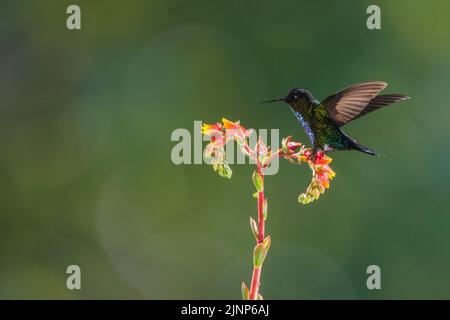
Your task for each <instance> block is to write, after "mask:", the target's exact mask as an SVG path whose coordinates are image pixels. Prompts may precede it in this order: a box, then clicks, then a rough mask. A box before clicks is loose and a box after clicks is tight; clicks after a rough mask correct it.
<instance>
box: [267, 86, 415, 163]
mask: <svg viewBox="0 0 450 320" xmlns="http://www.w3.org/2000/svg"><path fill="white" fill-rule="evenodd" d="M386 86H387V83H386V82H383V81H369V82H362V83H357V84H354V85H351V86H349V87H346V88H344V89H342V90H340V91H338V92H336V93H334V94H332V95H330V96H329V97H327V98H326V99H324V100H323V101H321V102H319V100H317V99H316V98H314V96H313V95H312V94H311V92H309V91H308V90H306V89H303V88H294V89H292V90H290V91H289V92H288V94H287V95H286V96H285V97H284V98H279V99H273V100H266V101H262V102H261V103H267V102H285V103H287V104H289V106H290V107H291V109H292V111H293V112H294V115H295V117H296V118H297V120H298V121H299V122H300V125H301V126H302V127H303V129H304V130H305V133H306V135H307V136H308V139H309V141H310V143H311V145H312V147H313V154H316V152H317V151H319V150H320V151H322V152H328V151H334V150H357V151H360V152H363V153H366V154H369V155H373V156H378V154H377V152H375V151H374V150H372V149H369V148H367V147H365V146H363V145H361V144H359V143H358V142H357V141H356V140H355V139H353V138H352V137H350V136H348V135H347V134H346V133H345V132H344V131H342V129H341V128H342V127H343V126H344V125H345V124H347V123H349V122H350V121H352V120H355V119H358V118H360V117H362V116H364V115H366V114H368V113H370V112H372V111H375V110H378V109H380V108H382V107H384V106H387V105H390V104H393V103H396V102H398V101H402V100H407V99H409V98H410V97H408V96H406V95H404V94H386V95H379V93H380V92H381V91H382V90H383V89H384V88H386Z"/></svg>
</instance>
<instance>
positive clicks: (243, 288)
mask: <svg viewBox="0 0 450 320" xmlns="http://www.w3.org/2000/svg"><path fill="white" fill-rule="evenodd" d="M241 291H242V299H243V300H248V296H249V294H250V293H249V290H248V288H247V286H246V285H245V282H244V281H242V285H241Z"/></svg>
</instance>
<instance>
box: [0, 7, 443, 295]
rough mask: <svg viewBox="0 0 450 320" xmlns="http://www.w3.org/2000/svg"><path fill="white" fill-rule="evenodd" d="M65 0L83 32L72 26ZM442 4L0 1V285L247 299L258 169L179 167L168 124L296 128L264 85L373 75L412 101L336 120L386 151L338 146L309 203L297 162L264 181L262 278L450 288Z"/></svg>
mask: <svg viewBox="0 0 450 320" xmlns="http://www.w3.org/2000/svg"><path fill="white" fill-rule="evenodd" d="M73 3H76V4H78V5H79V6H80V7H81V10H82V30H81V31H68V30H67V28H66V26H65V20H66V17H67V15H66V8H67V6H68V5H69V4H73ZM369 4H379V5H380V6H381V10H382V29H381V30H378V31H369V30H368V29H367V28H366V19H367V16H368V15H367V14H366V8H367V6H368V5H369ZM449 15H450V2H448V1H444V0H442V1H433V3H432V4H431V3H426V2H424V1H418V0H416V1H365V0H364V1H333V2H332V1H323V0H322V1H276V2H274V1H245V2H244V1H237V0H236V1H235V0H233V1H226V2H219V1H206V0H205V1H189V2H188V1H173V0H165V1H162V0H153V1H138V0H133V1H126V2H125V1H118V0H108V1H106V0H104V1H101V0H96V1H87V0H85V1H82V0H79V1H56V0H55V1H50V0H45V1H20V2H19V1H2V3H1V4H0V58H1V59H0V133H1V134H0V150H1V151H0V298H3V299H10V298H39V299H43V298H57V299H82V298H84V299H91V298H101V299H103V298H127V299H128V298H138V299H142V298H144V299H178V298H186V299H191V298H193V299H202V298H206V299H210V298H211V299H213V298H215V299H225V298H232V299H239V298H240V284H241V281H242V280H245V281H246V282H247V283H248V282H249V280H250V276H251V252H252V248H253V238H252V235H251V232H250V229H249V226H248V217H249V216H250V215H254V214H255V210H256V204H255V201H254V199H252V197H251V194H252V193H253V185H252V183H251V180H250V177H251V173H252V170H253V168H252V167H251V166H248V165H247V166H234V167H233V170H234V176H233V179H231V180H226V179H222V178H220V177H218V176H217V175H215V174H214V173H213V171H212V169H211V168H210V167H209V166H207V165H179V166H176V165H174V164H173V163H172V162H171V158H170V153H171V149H172V148H173V146H174V145H175V143H174V142H171V141H170V136H171V133H172V131H173V130H174V129H176V128H187V129H189V130H190V131H191V132H192V130H193V121H194V120H203V121H205V122H214V121H216V120H218V119H220V118H221V117H223V116H224V117H227V118H229V119H240V120H241V121H242V123H243V124H245V125H247V126H250V127H255V128H280V130H281V135H282V136H287V135H290V134H292V135H294V137H295V138H296V139H297V140H300V141H306V137H305V135H304V133H303V131H302V130H301V128H300V127H299V125H298V123H297V121H296V120H295V119H294V117H293V116H292V114H291V112H290V111H289V110H288V107H287V106H283V105H258V104H257V102H258V101H260V100H262V99H267V98H273V97H277V96H280V95H281V94H284V93H285V92H286V91H287V90H288V89H289V88H291V87H294V86H301V87H305V88H308V89H310V90H311V91H312V92H313V93H314V94H315V95H316V96H317V97H318V98H319V99H320V98H324V97H325V96H327V95H328V94H330V93H332V92H335V91H337V90H338V89H341V88H343V87H345V86H347V85H350V84H353V83H356V82H360V81H366V80H374V79H377V80H384V81H387V82H388V83H389V85H390V86H389V87H388V89H387V90H386V92H392V93H394V92H395V93H407V94H409V95H411V96H412V100H410V101H408V102H405V103H402V104H399V105H396V106H394V107H390V108H386V109H385V110H382V111H380V112H376V113H374V114H371V115H370V116H368V117H365V118H362V119H360V120H358V121H356V122H354V123H352V124H351V125H349V126H348V127H346V132H347V133H349V134H350V135H351V136H353V137H355V138H357V139H358V140H359V141H360V142H362V143H363V144H365V145H367V146H369V147H372V148H374V149H376V150H377V151H379V152H380V153H382V154H385V155H386V157H384V158H376V157H369V156H366V155H363V154H360V153H356V152H345V153H344V152H343V153H334V154H332V156H333V158H334V162H333V168H334V169H335V171H336V172H337V176H336V179H335V180H334V181H333V183H332V186H331V189H330V190H328V191H327V192H326V194H325V195H324V196H323V197H322V198H321V199H320V201H318V202H316V203H314V204H312V205H309V206H302V205H300V204H298V203H297V196H298V194H299V193H300V192H302V191H303V190H304V189H305V187H306V186H307V184H308V182H309V179H310V172H309V170H308V169H307V168H306V167H304V168H302V167H298V166H292V165H289V164H288V163H286V162H282V163H281V167H280V171H279V173H278V174H277V175H275V176H272V177H269V178H268V179H267V182H266V193H267V196H268V198H269V219H268V222H267V231H268V233H269V234H270V235H271V237H272V247H271V250H270V253H269V256H268V258H267V260H266V263H265V267H264V271H263V277H262V287H261V292H262V294H263V295H264V296H265V298H269V299H298V298H307V299H320V298H343V299H362V298H368V299H372V298H373V299H379V298H388V299H393V298H450V274H449V272H448V270H449V267H450V250H448V243H449V241H450V234H449V227H450V215H449V196H448V192H449V183H450V171H449V169H448V168H449V167H448V164H449V161H450V157H449V156H450V150H449V138H450V125H449V124H450V122H449V121H450V120H449V119H450V106H449V103H448V101H449V85H450V59H449V58H450V42H449V41H448V39H449V30H450V20H449V19H448V17H449ZM71 264H76V265H79V266H80V267H81V270H82V290H80V291H76V290H75V291H69V290H68V289H67V288H66V277H67V274H66V273H65V271H66V267H67V266H68V265H71ZM371 264H376V265H379V266H380V267H381V271H382V289H381V290H379V291H369V290H368V289H367V288H366V278H367V274H366V268H367V266H368V265H371Z"/></svg>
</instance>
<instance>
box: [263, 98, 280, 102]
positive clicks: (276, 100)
mask: <svg viewBox="0 0 450 320" xmlns="http://www.w3.org/2000/svg"><path fill="white" fill-rule="evenodd" d="M279 101H286V99H285V98H279V99H273V100H265V101H261V102H260V103H271V102H279Z"/></svg>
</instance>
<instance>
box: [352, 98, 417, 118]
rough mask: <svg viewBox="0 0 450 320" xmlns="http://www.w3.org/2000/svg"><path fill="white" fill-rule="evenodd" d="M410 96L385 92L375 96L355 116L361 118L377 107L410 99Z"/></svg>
mask: <svg viewBox="0 0 450 320" xmlns="http://www.w3.org/2000/svg"><path fill="white" fill-rule="evenodd" d="M408 99H409V97H408V96H406V95H404V94H397V93H394V94H385V95H379V96H376V97H375V98H373V99H372V100H370V101H369V104H368V105H367V106H366V107H365V108H364V109H363V110H362V111H361V112H360V113H359V114H358V115H357V116H356V117H354V118H353V120H354V119H357V118H360V117H362V116H364V115H366V114H368V113H370V112H372V111H375V110H377V109H380V108H381V107H384V106H388V105H390V104H393V103H395V102H398V101H403V100H408Z"/></svg>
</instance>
